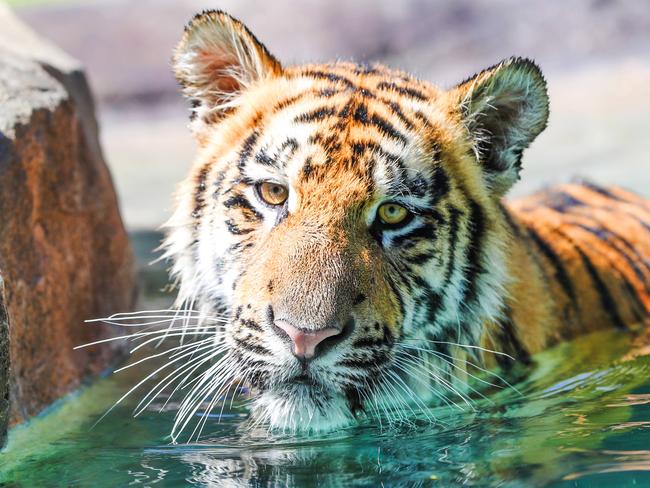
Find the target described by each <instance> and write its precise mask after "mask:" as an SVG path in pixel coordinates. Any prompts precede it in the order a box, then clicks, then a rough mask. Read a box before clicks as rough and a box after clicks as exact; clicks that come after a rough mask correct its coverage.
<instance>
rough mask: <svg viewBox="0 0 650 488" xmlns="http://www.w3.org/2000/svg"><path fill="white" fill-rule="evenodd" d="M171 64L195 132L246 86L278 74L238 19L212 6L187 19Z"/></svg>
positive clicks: (229, 105) (275, 63)
mask: <svg viewBox="0 0 650 488" xmlns="http://www.w3.org/2000/svg"><path fill="white" fill-rule="evenodd" d="M172 65H173V69H174V73H175V75H176V79H177V80H178V82H179V83H180V84H181V86H182V87H183V92H184V94H185V96H186V97H187V98H188V99H189V100H190V101H191V103H192V107H193V114H192V120H193V123H192V125H193V130H195V132H196V131H197V129H199V127H200V126H204V125H205V124H209V123H211V122H215V121H217V120H219V119H220V118H221V117H222V116H223V114H224V113H225V112H226V111H227V110H228V109H229V108H232V107H233V106H235V105H236V99H237V97H238V95H240V94H241V93H242V92H243V91H244V90H246V88H248V87H249V86H251V85H252V84H254V83H255V82H257V81H260V80H262V79H264V78H267V77H274V76H279V75H280V74H281V73H282V66H281V65H280V63H279V62H278V61H277V60H276V59H275V58H274V57H273V56H272V55H271V54H270V53H269V52H268V51H267V49H266V47H264V45H263V44H262V43H261V42H259V41H258V40H257V39H256V38H255V36H254V35H253V34H252V33H251V32H250V31H249V30H248V29H247V28H246V26H245V25H244V24H242V23H241V22H239V21H238V20H236V19H234V18H232V17H231V16H230V15H228V14H226V13H224V12H221V11H217V10H212V11H205V12H203V13H200V14H198V15H196V16H195V17H194V18H193V19H192V20H191V21H190V23H189V24H188V25H187V27H186V28H185V33H184V34H183V38H182V39H181V41H180V42H179V43H178V46H176V49H175V51H174V55H173V57H172ZM197 126H199V127H197ZM197 135H198V134H197Z"/></svg>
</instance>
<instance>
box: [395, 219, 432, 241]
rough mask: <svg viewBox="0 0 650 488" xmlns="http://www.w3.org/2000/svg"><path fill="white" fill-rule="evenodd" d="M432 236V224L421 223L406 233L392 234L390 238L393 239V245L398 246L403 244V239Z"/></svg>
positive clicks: (428, 237) (430, 237)
mask: <svg viewBox="0 0 650 488" xmlns="http://www.w3.org/2000/svg"><path fill="white" fill-rule="evenodd" d="M433 238H434V228H433V225H431V224H423V225H421V226H420V227H416V228H415V229H413V230H411V231H409V232H407V233H406V234H401V235H398V236H392V238H391V240H392V241H393V245H396V246H399V245H401V244H403V243H404V242H405V241H408V240H412V239H427V240H433Z"/></svg>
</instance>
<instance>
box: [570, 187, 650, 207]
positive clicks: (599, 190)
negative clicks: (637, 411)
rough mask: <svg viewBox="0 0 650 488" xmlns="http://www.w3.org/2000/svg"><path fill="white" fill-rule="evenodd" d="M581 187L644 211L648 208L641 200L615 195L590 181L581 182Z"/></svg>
mask: <svg viewBox="0 0 650 488" xmlns="http://www.w3.org/2000/svg"><path fill="white" fill-rule="evenodd" d="M580 185H582V186H584V187H586V188H588V189H589V190H591V191H593V192H594V193H598V194H599V195H602V196H604V197H606V198H609V199H611V200H616V201H618V202H623V203H628V204H630V205H634V206H636V207H640V208H642V209H644V210H645V209H647V208H648V207H647V206H646V205H644V202H642V201H641V199H639V200H630V199H627V198H624V197H622V196H620V195H616V194H615V193H612V192H611V191H609V190H608V189H607V188H604V187H602V186H600V185H596V184H595V183H592V182H590V181H581V182H580Z"/></svg>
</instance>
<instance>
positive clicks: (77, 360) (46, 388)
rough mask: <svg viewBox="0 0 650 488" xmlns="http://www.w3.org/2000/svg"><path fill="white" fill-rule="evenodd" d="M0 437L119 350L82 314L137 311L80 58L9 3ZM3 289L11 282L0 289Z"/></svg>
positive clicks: (0, 12)
mask: <svg viewBox="0 0 650 488" xmlns="http://www.w3.org/2000/svg"><path fill="white" fill-rule="evenodd" d="M0 25H2V27H3V29H2V31H0V281H3V282H4V290H3V292H2V293H0V445H2V443H3V442H4V437H5V430H6V426H7V425H12V424H15V423H19V422H22V421H24V420H26V419H28V418H30V417H31V416H33V415H35V414H37V413H38V412H40V411H41V410H43V408H45V407H46V406H48V405H49V404H51V403H52V402H53V401H54V400H56V399H58V398H60V397H61V396H62V395H64V394H66V393H68V392H69V391H71V390H72V389H74V388H77V387H79V386H80V385H81V383H82V381H83V380H84V379H85V378H87V377H89V376H92V375H95V374H98V373H99V372H101V371H102V370H104V369H105V368H106V367H107V366H108V365H110V363H111V362H112V361H114V360H115V358H116V357H117V356H119V355H120V354H121V350H120V347H117V346H116V347H96V348H90V349H83V350H79V351H75V350H74V349H73V348H74V347H75V346H77V345H80V344H84V343H87V342H92V341H95V340H100V339H102V338H106V337H109V334H110V332H109V331H107V330H106V329H105V328H100V327H96V326H87V325H85V324H84V320H85V319H88V318H95V317H99V316H105V315H108V314H111V313H114V312H116V311H128V310H130V309H131V308H132V306H133V305H134V301H135V296H136V294H135V275H134V271H133V256H132V253H131V249H130V246H129V242H128V238H127V235H126V232H125V230H124V227H123V224H122V220H121V218H120V215H119V211H118V206H117V199H116V196H115V192H114V189H113V185H112V181H111V176H110V174H109V172H108V169H107V167H106V164H105V163H104V160H103V157H102V152H101V148H100V146H99V141H98V134H97V123H96V121H95V116H94V106H93V101H92V96H91V93H90V90H89V87H88V84H87V82H86V79H85V76H84V73H83V71H82V70H81V68H80V66H79V65H78V63H76V62H75V61H74V60H72V59H71V58H69V57H68V56H67V55H65V54H64V53H62V52H60V51H58V50H57V49H56V48H55V47H53V46H51V45H49V44H47V43H45V42H43V41H41V40H39V39H38V38H37V37H36V36H35V35H34V34H32V33H31V32H30V31H29V30H27V29H26V28H25V27H24V26H22V25H21V24H20V23H19V22H18V21H17V20H16V19H15V18H14V17H13V16H12V15H11V13H10V12H9V10H8V9H7V8H6V7H4V6H3V5H0ZM0 291H2V290H0Z"/></svg>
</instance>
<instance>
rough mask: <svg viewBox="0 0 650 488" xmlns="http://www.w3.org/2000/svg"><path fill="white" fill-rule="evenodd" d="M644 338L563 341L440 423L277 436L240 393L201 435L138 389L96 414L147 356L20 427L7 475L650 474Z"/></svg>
mask: <svg viewBox="0 0 650 488" xmlns="http://www.w3.org/2000/svg"><path fill="white" fill-rule="evenodd" d="M634 351H636V348H635V347H634V346H633V345H632V338H631V337H630V336H628V335H625V334H621V333H618V334H616V333H599V334H596V335H593V336H589V337H585V338H582V339H580V340H578V341H575V342H574V343H571V344H565V345H562V346H561V347H557V348H555V349H553V350H551V351H547V352H545V353H544V354H542V355H539V356H538V357H536V366H535V367H534V368H533V369H532V371H531V372H530V374H529V375H528V376H526V377H525V379H522V380H520V381H519V382H518V383H517V384H516V388H517V390H519V392H520V394H518V393H516V392H515V391H514V390H512V389H509V390H498V391H495V392H492V393H490V394H489V395H488V400H485V399H481V400H480V401H477V402H476V403H475V409H476V410H475V411H471V410H469V409H466V410H465V411H459V410H456V409H451V408H448V407H444V408H443V407H438V408H433V409H432V411H431V415H433V416H435V417H436V418H437V419H438V423H437V424H434V425H431V424H429V423H427V422H415V423H414V424H413V425H408V426H407V425H402V426H393V427H391V428H388V427H386V426H384V427H383V428H382V427H380V426H379V423H378V422H376V421H372V422H371V421H368V422H366V423H365V424H364V425H360V426H356V427H353V428H349V429H346V430H343V431H340V432H336V433H333V434H330V435H327V436H321V437H309V438H297V437H289V436H284V437H283V436H273V437H271V436H268V435H267V434H266V433H265V432H248V431H246V430H245V429H243V428H242V426H243V425H245V422H246V416H247V413H246V408H245V405H243V404H241V403H240V402H239V401H236V402H234V403H233V405H232V407H231V406H230V402H228V403H227V404H226V405H225V408H224V415H223V416H222V418H221V419H220V421H219V419H218V418H217V417H218V416H217V415H214V416H213V418H211V421H210V422H209V423H208V425H207V427H206V430H205V431H204V435H203V438H202V439H201V441H200V442H197V443H193V444H189V445H185V444H178V445H172V444H171V443H170V440H169V437H168V434H169V431H170V429H171V425H172V423H173V416H174V411H173V407H174V405H168V407H167V408H166V409H164V411H163V412H158V410H159V409H160V406H161V405H162V404H163V399H160V400H159V401H157V403H156V404H152V406H151V407H150V409H148V410H147V411H145V412H144V413H143V414H141V415H140V416H139V417H137V418H132V409H133V407H134V406H135V405H136V404H137V401H138V399H139V396H138V395H137V394H136V395H134V396H132V397H131V398H130V399H127V401H126V402H125V403H124V404H120V405H118V406H117V407H116V408H115V409H114V410H113V411H112V412H111V413H110V414H109V415H107V416H106V417H105V418H104V419H103V420H102V421H100V422H99V423H98V424H97V425H96V426H94V427H93V424H94V423H95V422H96V421H97V419H98V418H99V417H100V416H101V415H102V414H103V413H104V412H105V411H106V410H107V409H108V408H109V407H110V406H111V405H112V404H113V403H114V402H115V401H116V400H117V399H118V398H119V397H120V396H121V395H122V394H123V393H125V392H126V391H127V390H128V389H129V388H130V387H131V386H133V385H134V384H135V383H136V382H137V379H138V378H141V377H143V373H144V372H145V370H146V371H149V370H148V369H146V368H144V367H143V368H140V369H139V368H138V367H136V368H132V369H131V370H127V371H126V372H124V373H119V374H117V375H112V376H110V377H107V378H104V379H101V380H98V381H97V382H95V383H94V384H93V385H92V386H90V387H88V388H86V389H84V390H83V391H81V392H79V393H78V394H76V395H74V396H71V397H69V398H67V399H65V400H64V401H63V402H61V403H60V404H59V405H58V406H57V407H55V408H54V409H51V410H50V411H49V412H48V413H47V414H46V415H43V416H41V417H39V418H36V419H34V420H33V421H31V422H30V423H29V424H27V425H23V426H20V427H17V428H15V429H13V430H12V431H11V433H10V437H9V444H8V447H7V449H6V450H5V451H4V452H3V453H2V454H0V486H24V487H46V486H81V487H85V486H92V487H96V486H131V485H133V486H218V487H221V486H225V487H228V486H505V487H509V486H557V487H592V486H594V487H595V486H598V487H601V486H612V487H626V486H650V356H645V357H643V356H638V357H632V356H633V352H634ZM216 411H219V409H217V410H216Z"/></svg>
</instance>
